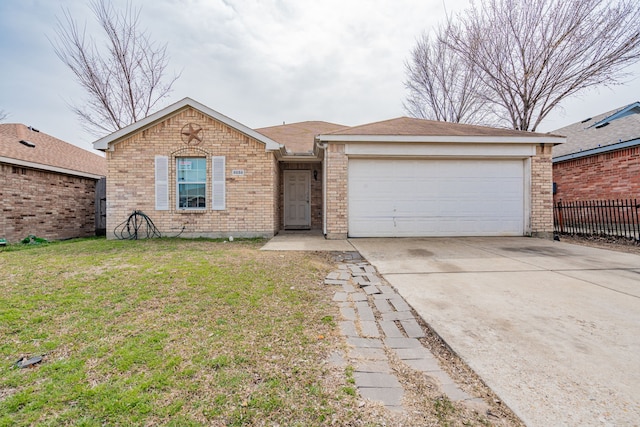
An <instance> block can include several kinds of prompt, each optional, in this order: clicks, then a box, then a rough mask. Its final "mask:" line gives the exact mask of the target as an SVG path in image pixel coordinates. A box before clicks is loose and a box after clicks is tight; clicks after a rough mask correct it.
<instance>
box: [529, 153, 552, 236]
mask: <svg viewBox="0 0 640 427" xmlns="http://www.w3.org/2000/svg"><path fill="white" fill-rule="evenodd" d="M552 146H553V145H552V144H540V145H538V146H537V147H536V155H535V157H533V158H532V159H531V235H532V236H533V237H540V238H543V239H553V187H552V183H553V169H552V161H551V157H552V156H551V148H552Z"/></svg>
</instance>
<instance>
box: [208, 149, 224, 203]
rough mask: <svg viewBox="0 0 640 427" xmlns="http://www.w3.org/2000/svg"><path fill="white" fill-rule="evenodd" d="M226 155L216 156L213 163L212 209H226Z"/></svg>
mask: <svg viewBox="0 0 640 427" xmlns="http://www.w3.org/2000/svg"><path fill="white" fill-rule="evenodd" d="M224 159H225V157H224V156H214V157H213V159H212V163H213V174H212V176H213V185H212V187H213V192H212V196H213V202H212V203H211V209H213V210H214V211H223V210H224V209H225V170H224V167H225V166H224V163H225V160H224Z"/></svg>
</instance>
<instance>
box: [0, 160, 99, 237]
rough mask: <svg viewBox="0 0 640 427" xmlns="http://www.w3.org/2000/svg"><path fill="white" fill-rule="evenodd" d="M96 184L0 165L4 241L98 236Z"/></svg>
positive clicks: (0, 228) (0, 224)
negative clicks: (31, 237)
mask: <svg viewBox="0 0 640 427" xmlns="http://www.w3.org/2000/svg"><path fill="white" fill-rule="evenodd" d="M96 182H97V181H96V180H94V179H90V178H81V177H75V176H71V175H65V174H60V173H54V172H47V171H40V170H35V169H29V168H22V167H16V166H12V165H9V164H4V163H0V238H4V239H7V241H8V242H10V243H14V242H17V241H19V240H22V239H24V238H25V237H27V236H28V235H30V234H33V235H35V236H37V237H43V238H45V239H49V240H58V239H69V238H73V237H88V236H94V235H95V189H96Z"/></svg>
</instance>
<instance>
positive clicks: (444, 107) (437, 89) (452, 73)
mask: <svg viewBox="0 0 640 427" xmlns="http://www.w3.org/2000/svg"><path fill="white" fill-rule="evenodd" d="M443 32H446V29H444V28H442V27H441V28H439V29H438V30H437V32H436V34H435V38H433V39H431V38H430V37H429V35H427V34H426V33H423V34H422V36H421V37H420V38H419V39H418V40H417V42H416V46H415V47H414V48H413V51H412V52H411V58H410V60H409V61H407V62H406V63H405V71H406V74H407V80H406V81H405V84H404V85H405V88H407V90H408V91H409V95H408V96H407V100H406V101H405V103H404V108H405V110H406V111H407V113H409V115H411V116H413V117H419V118H423V119H432V120H441V121H445V122H455V123H459V122H461V123H474V124H487V123H488V120H489V117H490V110H489V108H488V104H487V102H486V97H485V96H484V95H483V93H482V91H483V89H484V87H483V86H482V81H481V80H480V79H479V77H478V75H477V73H476V71H475V67H474V66H473V64H467V63H465V61H464V59H463V58H462V57H461V56H460V55H459V54H458V53H457V52H456V51H454V50H452V49H451V48H449V47H448V46H447V45H446V44H445V43H443V42H442V33H443Z"/></svg>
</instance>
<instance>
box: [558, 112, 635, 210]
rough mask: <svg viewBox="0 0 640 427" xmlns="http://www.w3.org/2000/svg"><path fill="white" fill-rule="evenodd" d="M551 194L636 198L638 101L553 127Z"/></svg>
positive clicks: (577, 197)
mask: <svg viewBox="0 0 640 427" xmlns="http://www.w3.org/2000/svg"><path fill="white" fill-rule="evenodd" d="M552 133H553V134H556V135H564V136H566V137H567V142H566V143H565V144H562V145H559V146H557V147H554V149H553V181H554V184H555V185H554V186H555V189H556V191H555V195H554V199H555V200H556V201H559V200H562V201H565V202H573V201H586V200H613V199H629V198H640V102H634V103H632V104H629V105H627V106H625V107H622V108H618V109H616V110H613V111H609V112H606V113H603V114H599V115H597V116H594V117H591V118H588V119H586V120H583V121H581V122H578V123H574V124H572V125H569V126H566V127H563V128H561V129H557V130H554V131H553V132H552Z"/></svg>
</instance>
